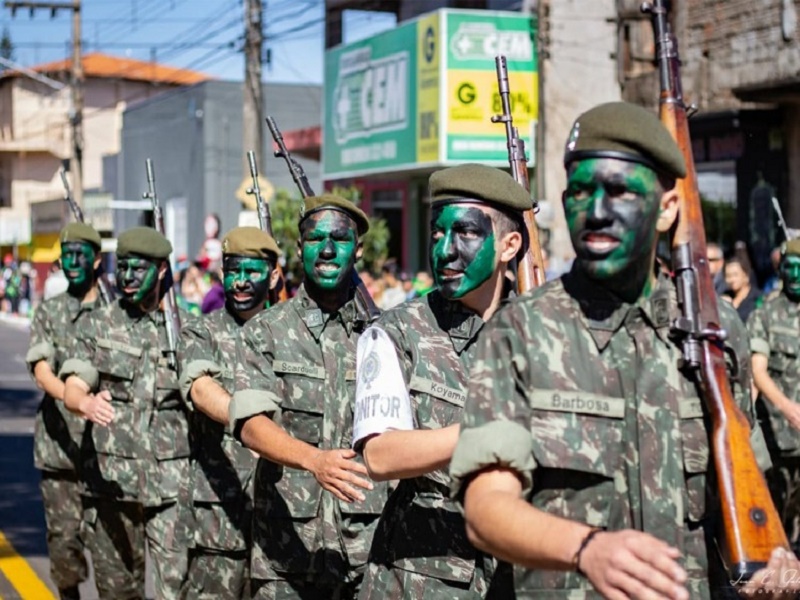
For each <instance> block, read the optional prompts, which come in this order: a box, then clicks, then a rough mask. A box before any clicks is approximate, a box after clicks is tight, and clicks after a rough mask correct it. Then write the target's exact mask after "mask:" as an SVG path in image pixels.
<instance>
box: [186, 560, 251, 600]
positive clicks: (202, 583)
mask: <svg viewBox="0 0 800 600" xmlns="http://www.w3.org/2000/svg"><path fill="white" fill-rule="evenodd" d="M249 559H250V556H249V553H248V552H246V551H244V552H217V551H214V550H209V549H206V548H192V549H191V550H189V577H188V579H187V581H186V586H185V588H184V593H183V594H182V597H183V598H186V600H217V599H218V600H241V599H243V598H249V597H250V567H249V564H248V562H249Z"/></svg>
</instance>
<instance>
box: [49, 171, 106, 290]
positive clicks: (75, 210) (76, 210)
mask: <svg viewBox="0 0 800 600" xmlns="http://www.w3.org/2000/svg"><path fill="white" fill-rule="evenodd" d="M58 173H59V175H61V183H62V184H63V186H64V201H65V202H66V203H67V204H69V208H70V210H71V211H72V214H73V216H74V217H75V220H76V221H77V222H78V223H86V219H85V218H84V216H83V211H82V210H81V207H80V206H78V203H77V202H75V198H73V197H72V190H70V189H69V181H67V172H66V171H65V170H64V167H61V169H59V171H58ZM97 291H98V293H99V294H100V301H101V302H102V303H103V304H105V305H108V304H111V303H112V302H113V301H114V296H115V294H114V290H113V288H112V287H111V284H110V283H108V279H106V278H105V276H104V275H103V274H102V273H101V274H100V275H98V277H97Z"/></svg>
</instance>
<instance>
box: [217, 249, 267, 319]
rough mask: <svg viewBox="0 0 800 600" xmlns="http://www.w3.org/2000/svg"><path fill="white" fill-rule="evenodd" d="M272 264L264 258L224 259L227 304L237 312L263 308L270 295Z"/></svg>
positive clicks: (223, 283) (229, 257)
mask: <svg viewBox="0 0 800 600" xmlns="http://www.w3.org/2000/svg"><path fill="white" fill-rule="evenodd" d="M269 276H270V264H269V261H268V260H266V259H264V258H254V257H251V256H229V255H225V256H223V259H222V285H223V287H224V288H225V305H226V306H227V307H228V310H229V311H231V312H233V313H235V314H239V313H245V312H250V311H251V310H253V309H254V308H257V307H261V308H263V307H264V305H265V304H266V302H267V296H268V295H269Z"/></svg>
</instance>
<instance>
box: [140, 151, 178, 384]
mask: <svg viewBox="0 0 800 600" xmlns="http://www.w3.org/2000/svg"><path fill="white" fill-rule="evenodd" d="M144 166H145V169H146V170H147V190H148V191H146V192H145V193H143V194H142V198H145V199H149V200H150V202H152V204H153V221H154V223H155V227H156V231H158V233H160V234H161V235H163V236H165V237H166V232H165V229H164V213H163V212H162V210H161V205H160V204H159V203H158V196H157V195H156V176H155V174H154V172H153V161H152V160H151V159H149V158H148V159H145V161H144ZM167 271H168V272H169V275H170V280H171V284H170V286H169V290H167V293H166V294H164V321H165V322H166V326H167V344H168V346H169V349H168V350H167V360H168V361H169V366H170V368H172V369H177V368H178V336H180V332H181V317H180V315H179V314H178V303H177V302H176V301H175V280H174V279H173V278H172V267H171V266H170V264H169V261H167Z"/></svg>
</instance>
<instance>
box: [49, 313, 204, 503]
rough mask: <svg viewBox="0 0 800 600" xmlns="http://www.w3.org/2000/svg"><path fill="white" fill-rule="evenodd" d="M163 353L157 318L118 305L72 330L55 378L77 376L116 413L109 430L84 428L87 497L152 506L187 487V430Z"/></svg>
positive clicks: (173, 377) (172, 374) (161, 323)
mask: <svg viewBox="0 0 800 600" xmlns="http://www.w3.org/2000/svg"><path fill="white" fill-rule="evenodd" d="M181 317H182V318H185V315H181ZM167 348H168V345H167V332H166V327H165V325H164V313H163V312H161V311H155V312H151V313H143V312H141V311H139V310H138V309H137V308H135V307H132V306H130V305H129V304H127V303H125V302H124V301H122V300H118V301H116V302H114V303H112V304H110V305H109V306H106V307H103V308H102V309H101V310H98V311H95V312H94V313H92V317H91V319H89V320H88V321H87V322H86V323H85V325H84V326H83V327H82V328H81V331H79V332H78V336H77V340H76V350H75V355H74V357H72V358H70V359H68V360H67V361H66V362H65V363H64V365H63V366H62V368H61V372H60V376H61V377H62V379H66V378H67V377H69V376H70V375H77V376H78V377H80V378H81V379H82V380H83V381H85V382H86V383H87V384H88V385H89V388H90V389H91V390H92V391H93V392H98V391H101V390H108V391H109V392H110V393H111V398H112V400H111V404H112V406H113V407H114V412H115V414H114V420H113V421H112V422H111V424H110V425H109V426H108V427H100V426H98V425H94V424H92V423H89V424H87V426H86V432H85V434H84V437H83V444H82V446H81V468H82V474H81V475H82V478H83V483H84V484H85V486H86V490H85V492H86V494H88V495H90V496H102V497H110V498H113V499H116V500H124V501H135V502H139V503H141V504H144V505H145V506H158V505H161V504H164V503H165V502H171V501H175V500H176V499H177V496H178V491H179V489H180V487H181V485H183V486H185V485H186V483H185V480H186V478H187V477H188V476H189V424H188V421H187V418H186V407H185V405H184V403H183V399H182V398H181V395H180V390H179V389H178V375H177V373H176V371H175V370H173V369H171V368H170V367H169V364H168V362H167V358H166V356H165V351H166V349H167Z"/></svg>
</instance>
